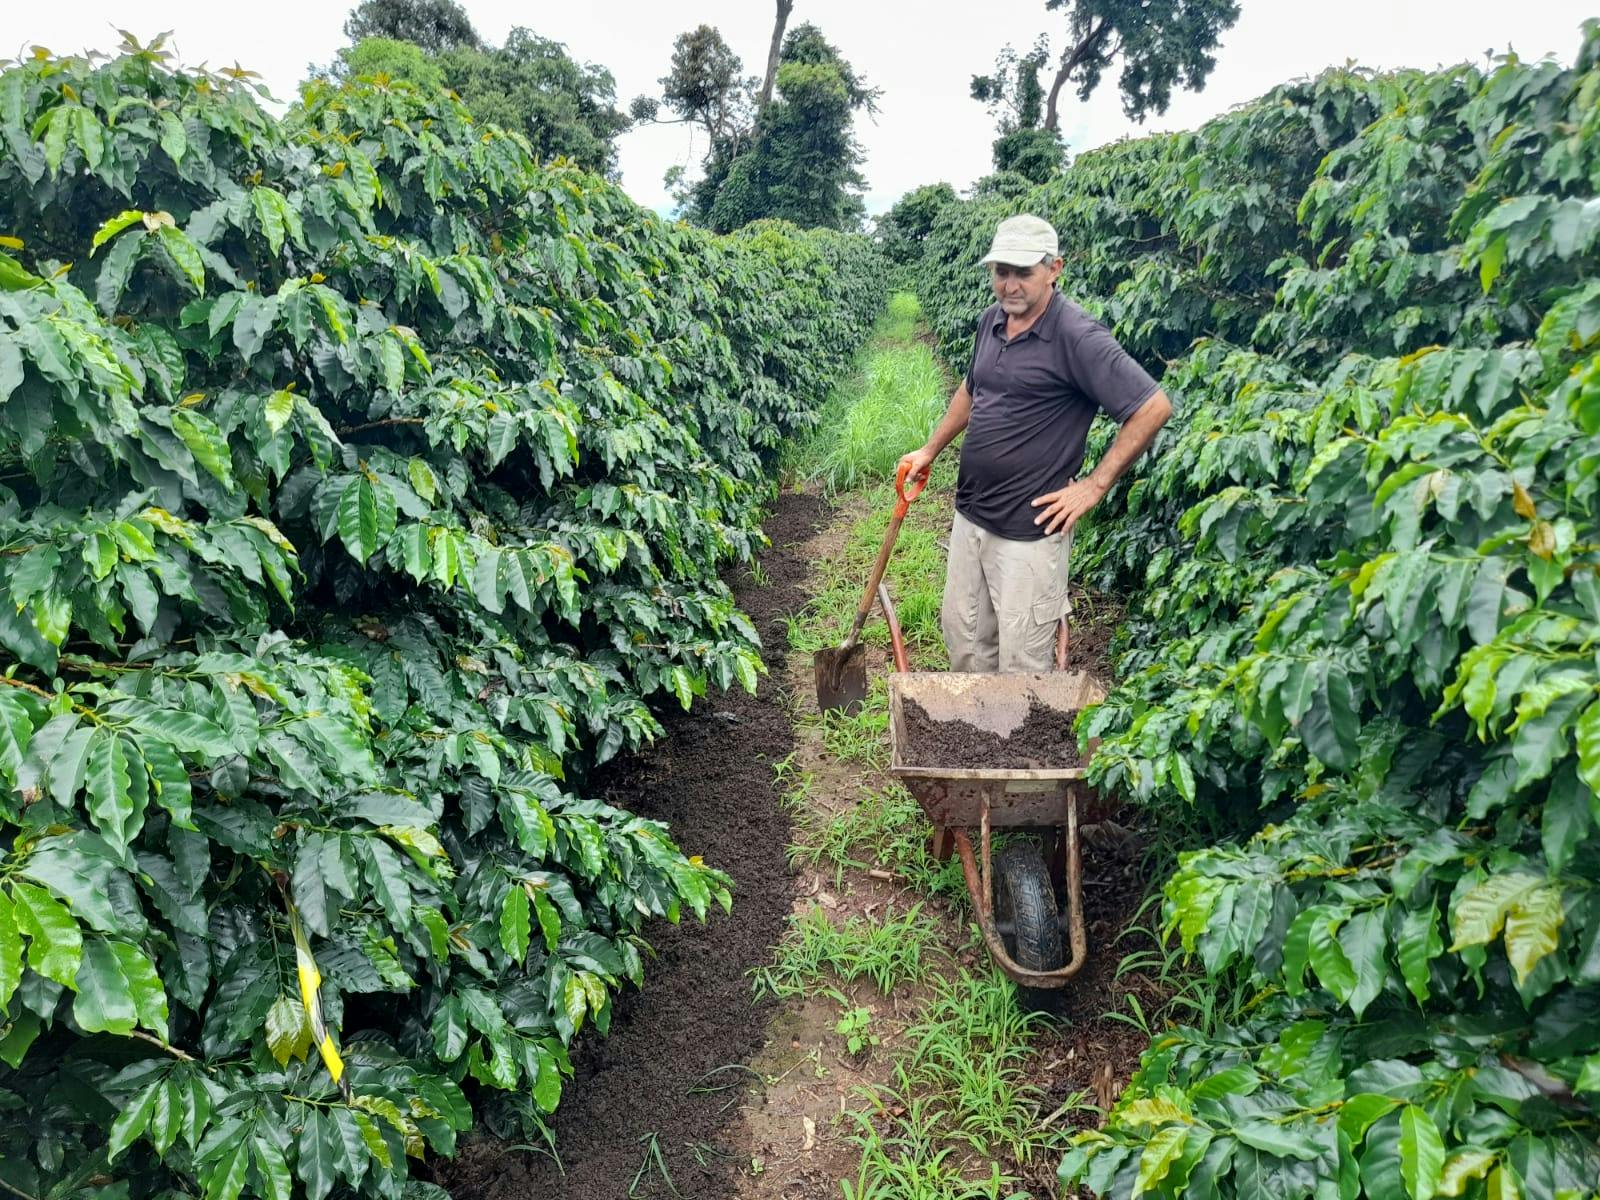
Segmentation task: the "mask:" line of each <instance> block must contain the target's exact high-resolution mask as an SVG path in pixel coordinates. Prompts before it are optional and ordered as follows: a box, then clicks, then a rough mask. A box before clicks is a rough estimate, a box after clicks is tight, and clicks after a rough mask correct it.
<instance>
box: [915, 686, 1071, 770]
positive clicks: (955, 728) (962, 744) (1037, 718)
mask: <svg viewBox="0 0 1600 1200" xmlns="http://www.w3.org/2000/svg"><path fill="white" fill-rule="evenodd" d="M904 713H905V731H906V745H905V746H903V747H902V748H901V751H902V754H903V755H904V758H905V762H906V765H908V766H913V767H973V768H983V767H995V768H1005V769H1010V770H1042V769H1046V768H1053V767H1078V766H1082V765H1083V763H1082V761H1081V760H1080V759H1079V757H1078V739H1077V737H1076V736H1075V735H1074V734H1073V732H1072V721H1073V718H1075V717H1076V716H1077V715H1078V714H1077V712H1076V710H1072V711H1068V710H1065V709H1060V708H1051V707H1050V706H1049V705H1046V704H1040V703H1039V702H1038V701H1037V700H1034V701H1033V702H1032V703H1031V704H1030V705H1029V706H1028V716H1027V719H1026V720H1024V721H1023V722H1022V724H1021V725H1019V726H1018V727H1017V728H1016V729H1014V730H1012V731H1011V734H1010V736H1009V737H1001V736H1000V735H999V734H997V733H991V732H989V730H987V729H979V728H978V727H977V726H976V725H969V724H967V723H966V722H965V721H935V720H934V719H933V718H932V717H930V716H929V715H928V712H927V710H926V709H924V708H923V707H922V705H920V704H918V703H917V702H916V701H915V700H912V699H910V698H909V697H908V698H907V699H906V700H905V702H904Z"/></svg>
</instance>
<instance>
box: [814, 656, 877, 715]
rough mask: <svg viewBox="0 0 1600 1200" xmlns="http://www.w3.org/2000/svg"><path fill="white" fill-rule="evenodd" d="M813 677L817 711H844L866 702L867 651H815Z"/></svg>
mask: <svg viewBox="0 0 1600 1200" xmlns="http://www.w3.org/2000/svg"><path fill="white" fill-rule="evenodd" d="M812 665H813V667H814V668H815V670H816V676H817V707H818V708H820V709H822V710H823V711H824V712H827V711H828V710H829V709H848V708H852V707H857V706H859V705H861V704H863V703H864V702H865V701H866V699H867V648H866V647H865V646H863V645H862V644H861V643H859V642H857V643H856V644H855V645H853V646H836V647H832V648H830V649H827V650H818V651H817V652H816V655H815V656H814V657H813V659H812Z"/></svg>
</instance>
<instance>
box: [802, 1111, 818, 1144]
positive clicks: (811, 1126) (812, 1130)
mask: <svg viewBox="0 0 1600 1200" xmlns="http://www.w3.org/2000/svg"><path fill="white" fill-rule="evenodd" d="M800 1124H802V1125H804V1126H805V1129H806V1140H805V1144H804V1145H803V1146H801V1147H800V1149H802V1150H814V1149H816V1145H817V1123H816V1122H815V1121H813V1120H812V1119H811V1118H810V1117H801V1118H800Z"/></svg>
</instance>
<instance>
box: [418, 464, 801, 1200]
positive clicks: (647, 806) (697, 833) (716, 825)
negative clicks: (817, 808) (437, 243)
mask: <svg viewBox="0 0 1600 1200" xmlns="http://www.w3.org/2000/svg"><path fill="white" fill-rule="evenodd" d="M827 515H828V509H827V507H826V505H824V504H823V503H822V501H820V500H819V499H817V498H815V497H812V496H805V495H797V494H786V495H784V496H783V497H782V498H781V499H780V500H779V503H778V506H777V509H776V511H775V512H774V513H773V515H772V517H771V518H770V519H769V520H768V521H767V522H766V524H765V529H766V533H767V536H768V537H769V538H770V539H771V541H772V548H771V549H770V550H769V551H768V552H767V553H766V554H765V555H763V556H762V558H761V571H760V574H759V575H758V576H755V577H752V576H751V575H750V574H748V573H745V572H741V573H740V577H739V578H738V579H736V580H735V581H734V592H735V595H736V597H737V599H738V602H739V605H740V607H741V608H743V609H744V611H745V612H746V613H748V614H749V615H750V617H751V619H752V620H753V621H754V623H755V625H756V628H757V630H758V631H759V632H760V634H761V638H762V641H763V643H764V645H765V646H766V647H767V653H768V661H769V668H770V672H771V673H770V674H769V675H768V676H766V677H765V678H763V679H762V681H761V685H760V687H759V689H758V690H757V693H756V695H754V696H749V695H746V694H744V693H743V692H728V693H725V694H722V695H717V696H713V697H711V698H710V699H708V700H705V701H700V702H698V703H696V705H695V707H694V709H693V711H691V712H688V713H683V712H675V713H672V714H670V715H668V716H666V717H665V718H664V724H665V725H666V736H665V737H664V738H663V739H661V740H660V741H658V742H657V743H656V745H655V746H654V747H652V748H651V749H650V750H649V751H647V752H646V753H643V754H639V755H635V756H632V757H630V758H628V759H627V760H625V761H623V762H621V763H618V764H616V765H615V766H613V767H611V768H609V769H608V770H607V771H606V772H605V773H604V774H603V776H601V777H600V778H599V779H597V780H596V785H597V786H596V788H595V790H596V791H597V793H599V794H601V795H603V796H605V797H606V798H607V799H609V800H611V801H612V802H614V803H616V804H618V805H620V806H622V807H624V808H627V809H629V810H631V811H633V812H636V813H639V814H641V815H643V816H647V817H651V818H654V819H656V820H660V821H664V822H666V823H667V825H668V827H669V828H670V829H671V830H672V834H673V837H674V838H676V840H677V842H678V844H679V845H680V846H681V847H682V848H683V849H684V851H685V852H686V853H689V854H699V855H701V856H703V857H704V858H705V860H706V861H707V862H711V863H715V864H716V865H717V866H719V867H721V868H722V869H724V870H726V871H728V872H730V873H731V874H732V875H733V878H734V885H735V886H734V907H733V913H732V914H731V916H725V915H723V914H722V913H721V912H720V911H714V912H713V915H712V917H711V919H710V921H709V922H708V923H707V924H705V925H701V924H699V923H697V922H696V921H695V920H694V919H693V918H692V917H686V918H685V920H684V922H683V924H682V925H680V926H677V927H673V926H669V925H665V924H659V923H658V924H655V925H652V926H651V927H650V928H649V929H648V930H647V931H646V937H647V938H648V939H649V940H650V943H651V945H652V946H653V947H654V949H655V951H656V955H655V957H654V958H653V959H651V960H650V961H648V962H647V964H646V968H645V986H644V989H643V990H642V991H637V992H630V993H628V994H625V995H624V996H622V997H620V998H619V999H618V1001H617V1005H616V1012H615V1016H614V1018H613V1020H612V1026H611V1032H610V1035H609V1036H608V1037H605V1038H588V1039H585V1040H584V1041H583V1042H582V1043H581V1045H580V1047H579V1048H578V1050H577V1052H576V1053H575V1055H574V1066H575V1068H576V1076H575V1078H574V1079H573V1080H572V1081H571V1083H569V1084H568V1086H567V1088H566V1092H565V1095H564V1096H563V1098H562V1102H561V1106H560V1108H559V1109H558V1110H557V1112H556V1115H555V1118H554V1127H555V1133H556V1145H557V1149H558V1151H559V1153H560V1155H561V1169H558V1168H557V1166H556V1163H555V1162H554V1161H553V1160H552V1159H550V1158H549V1157H548V1156H545V1155H539V1154H532V1153H526V1152H523V1153H517V1152H512V1151H510V1150H508V1149H507V1148H505V1147H503V1146H501V1145H499V1144H498V1143H495V1144H488V1143H485V1144H481V1145H479V1146H477V1147H475V1148H474V1149H473V1150H470V1151H468V1152H467V1153H466V1154H464V1155H463V1156H462V1158H461V1159H460V1160H459V1161H458V1162H457V1163H456V1164H454V1165H453V1166H452V1167H451V1168H450V1170H449V1173H448V1178H447V1179H446V1180H445V1182H446V1184H447V1186H448V1187H449V1189H450V1191H451V1192H452V1194H454V1195H455V1196H456V1197H457V1198H458V1200H529V1198H532V1197H539V1198H541V1200H543V1198H546V1197H571V1198H572V1200H579V1198H581V1200H622V1198H624V1197H630V1196H633V1197H639V1198H641V1200H643V1198H647V1197H661V1196H671V1195H672V1194H673V1191H672V1188H676V1190H677V1192H678V1193H679V1194H681V1195H682V1196H683V1197H689V1198H694V1200H701V1198H704V1200H710V1198H712V1197H717V1196H724V1195H728V1194H731V1191H732V1186H733V1185H732V1182H731V1180H732V1176H733V1174H734V1173H735V1172H736V1171H738V1170H739V1169H740V1168H741V1166H743V1167H747V1166H748V1165H749V1159H748V1157H746V1156H745V1155H744V1153H743V1147H742V1146H740V1145H738V1144H737V1139H730V1137H729V1136H728V1131H729V1126H730V1124H736V1123H737V1120H738V1110H737V1106H736V1105H735V1106H729V1104H728V1101H729V1097H730V1095H732V1096H737V1095H739V1094H740V1093H739V1091H738V1090H737V1088H735V1089H732V1090H718V1091H710V1090H704V1089H702V1090H700V1091H698V1092H697V1093H695V1094H691V1089H693V1088H694V1087H695V1085H696V1083H697V1082H698V1081H700V1080H701V1079H702V1077H704V1076H706V1075H707V1074H708V1073H709V1072H713V1071H715V1070H716V1069H717V1068H719V1067H726V1066H729V1065H730V1064H743V1063H748V1062H749V1061H750V1060H751V1058H752V1057H754V1056H755V1055H756V1053H757V1052H758V1051H759V1050H760V1049H761V1047H762V1044H763V1043H764V1041H765V1040H766V1036H767V1034H766V1027H767V1022H768V1019H769V1018H770V1016H771V1012H770V1010H771V1008H772V1007H773V1006H772V1003H771V1002H770V1001H769V1002H767V1003H766V1004H753V993H752V987H751V981H750V978H749V974H748V973H749V972H750V971H751V970H752V969H753V968H756V967H760V966H762V965H764V964H765V963H766V962H767V961H768V960H769V957H770V953H771V947H772V946H773V945H774V944H775V943H776V942H777V941H778V939H779V937H780V936H781V935H782V932H783V927H784V918H785V917H786V916H788V914H789V912H790V905H791V897H792V895H793V882H792V878H791V875H790V872H789V870H788V864H787V861H786V857H785V851H786V848H787V846H788V843H789V832H790V825H789V818H788V816H787V814H786V813H785V811H784V809H783V807H782V805H781V804H780V803H779V797H778V795H777V787H776V784H775V782H774V771H773V767H774V764H776V763H777V762H779V761H780V760H782V759H784V758H785V757H787V756H788V755H789V753H790V752H791V750H792V748H793V744H794V731H793V728H792V726H791V723H790V719H789V715H788V711H787V709H786V707H785V697H784V689H785V686H786V682H787V681H786V678H785V671H784V657H783V656H784V649H785V645H786V641H785V630H784V625H783V618H784V616H785V615H786V614H788V613H791V612H793V611H795V610H797V609H798V608H799V607H800V606H801V605H802V604H804V602H805V599H806V594H805V592H804V590H803V586H802V585H803V583H804V581H805V578H806V573H807V563H806V560H805V558H804V557H803V556H802V554H801V552H800V550H801V547H802V545H803V544H804V543H805V542H806V541H807V539H808V538H810V537H811V535H812V534H813V532H814V530H815V529H816V528H817V527H818V526H819V525H820V524H821V523H822V522H824V521H825V520H826V519H827ZM761 579H764V580H765V582H764V583H763V582H759V580H761ZM738 1082H739V1080H738V1072H737V1071H725V1072H721V1073H719V1074H718V1075H716V1076H713V1078H712V1080H711V1081H710V1083H711V1085H712V1086H716V1085H718V1084H726V1083H734V1084H737V1083H738ZM652 1147H653V1148H654V1149H652ZM655 1151H659V1154H660V1162H657V1161H656V1160H655V1158H654V1153H655ZM647 1156H649V1161H648V1164H647ZM741 1160H742V1161H741ZM641 1167H645V1168H646V1169H645V1171H644V1176H643V1177H642V1178H639V1179H638V1183H637V1186H635V1179H636V1177H638V1176H639V1175H640V1169H641ZM663 1167H664V1168H665V1172H666V1173H667V1174H668V1175H670V1177H671V1187H669V1186H668V1184H667V1182H666V1180H665V1178H664V1177H663V1173H662V1168H663ZM563 1171H564V1173H563Z"/></svg>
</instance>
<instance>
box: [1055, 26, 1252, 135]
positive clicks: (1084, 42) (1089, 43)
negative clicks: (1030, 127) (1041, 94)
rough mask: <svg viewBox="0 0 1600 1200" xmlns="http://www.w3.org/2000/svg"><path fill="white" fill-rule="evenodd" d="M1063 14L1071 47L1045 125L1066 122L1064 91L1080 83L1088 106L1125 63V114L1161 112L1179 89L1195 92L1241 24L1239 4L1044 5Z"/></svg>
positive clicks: (1080, 95) (1121, 84)
mask: <svg viewBox="0 0 1600 1200" xmlns="http://www.w3.org/2000/svg"><path fill="white" fill-rule="evenodd" d="M1044 6H1045V8H1046V9H1048V10H1049V11H1051V12H1065V13H1066V17H1067V42H1066V46H1065V48H1064V49H1063V50H1062V53H1061V58H1060V60H1059V61H1058V63H1057V66H1056V74H1055V78H1054V79H1053V80H1052V81H1051V83H1050V90H1049V93H1048V94H1047V95H1046V97H1045V109H1044V123H1043V127H1044V128H1045V129H1049V130H1056V129H1058V128H1059V127H1060V123H1061V110H1060V98H1061V89H1062V88H1063V87H1065V86H1066V84H1067V83H1068V82H1072V83H1074V84H1076V85H1077V89H1078V99H1080V100H1087V99H1088V98H1089V97H1090V96H1091V95H1092V94H1093V93H1094V90H1095V89H1096V88H1097V87H1099V86H1100V80H1101V78H1102V77H1103V76H1104V75H1105V72H1106V70H1107V69H1108V68H1109V67H1110V66H1111V65H1112V64H1113V63H1115V62H1121V64H1122V74H1121V76H1120V77H1119V79H1118V80H1117V87H1118V90H1120V91H1121V92H1122V111H1123V112H1125V113H1127V114H1128V116H1129V117H1131V118H1132V119H1133V120H1135V121H1142V120H1144V118H1145V117H1146V116H1148V115H1149V114H1151V113H1156V114H1160V113H1164V112H1166V111H1167V105H1168V104H1170V103H1171V102H1172V89H1173V88H1174V87H1181V88H1186V89H1188V90H1189V91H1193V92H1198V91H1200V90H1201V89H1202V88H1204V87H1205V85H1206V79H1207V78H1208V77H1209V76H1210V74H1211V70H1212V68H1213V67H1215V66H1216V65H1217V60H1216V59H1215V58H1214V57H1213V56H1212V53H1211V52H1212V51H1213V50H1215V49H1216V46H1217V42H1218V41H1219V40H1220V39H1221V37H1222V35H1223V34H1224V33H1225V32H1226V31H1227V30H1229V29H1231V28H1233V23H1234V22H1235V21H1237V20H1238V19H1239V4H1238V0H1045V5H1044Z"/></svg>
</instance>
